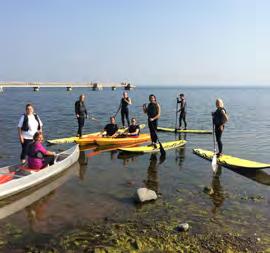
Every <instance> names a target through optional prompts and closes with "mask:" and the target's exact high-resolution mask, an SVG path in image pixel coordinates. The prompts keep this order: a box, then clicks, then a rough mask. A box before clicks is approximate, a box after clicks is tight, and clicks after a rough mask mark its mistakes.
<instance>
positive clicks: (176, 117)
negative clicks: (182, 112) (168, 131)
mask: <svg viewBox="0 0 270 253" xmlns="http://www.w3.org/2000/svg"><path fill="white" fill-rule="evenodd" d="M177 115H178V98H176V117H175V133H176V131H177Z"/></svg>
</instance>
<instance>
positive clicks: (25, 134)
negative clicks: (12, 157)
mask: <svg viewBox="0 0 270 253" xmlns="http://www.w3.org/2000/svg"><path fill="white" fill-rule="evenodd" d="M42 125H43V124H42V122H41V120H40V118H39V116H38V115H37V114H36V113H34V107H33V105H32V104H27V105H26V107H25V113H24V114H23V115H22V116H21V118H20V121H19V124H18V134H19V140H20V143H21V145H22V152H21V163H22V164H24V163H25V162H26V156H27V154H28V148H29V145H30V143H32V142H33V136H34V134H35V133H36V132H42Z"/></svg>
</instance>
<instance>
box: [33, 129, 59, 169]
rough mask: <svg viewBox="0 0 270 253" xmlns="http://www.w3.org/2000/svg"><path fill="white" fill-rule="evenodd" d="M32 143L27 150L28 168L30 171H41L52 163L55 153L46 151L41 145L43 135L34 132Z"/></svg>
mask: <svg viewBox="0 0 270 253" xmlns="http://www.w3.org/2000/svg"><path fill="white" fill-rule="evenodd" d="M33 139H34V140H33V142H32V143H31V144H30V145H29V149H28V167H29V168H31V169H36V170H38V169H42V168H44V167H46V166H47V165H52V164H53V163H54V157H55V156H56V153H55V152H51V151H48V150H46V149H45V148H44V146H43V145H42V142H43V134H42V133H41V132H36V133H35V134H34V137H33Z"/></svg>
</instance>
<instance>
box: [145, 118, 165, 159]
mask: <svg viewBox="0 0 270 253" xmlns="http://www.w3.org/2000/svg"><path fill="white" fill-rule="evenodd" d="M149 122H150V124H151V125H152V128H153V130H154V133H155V137H156V139H157V141H158V143H159V150H160V154H161V156H163V157H165V156H166V151H165V149H164V148H163V146H162V144H161V142H160V140H159V138H158V135H157V132H156V130H155V128H154V126H153V123H152V121H149Z"/></svg>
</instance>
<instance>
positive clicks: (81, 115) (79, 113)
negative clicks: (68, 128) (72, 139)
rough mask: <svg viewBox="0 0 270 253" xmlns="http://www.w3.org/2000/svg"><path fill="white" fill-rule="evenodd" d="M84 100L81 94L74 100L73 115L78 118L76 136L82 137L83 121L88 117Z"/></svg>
mask: <svg viewBox="0 0 270 253" xmlns="http://www.w3.org/2000/svg"><path fill="white" fill-rule="evenodd" d="M84 100H85V95H84V94H81V95H80V98H79V100H78V101H76V102H75V115H76V118H77V120H78V131H77V136H78V137H82V129H83V127H84V121H85V118H87V117H88V115H87V110H86V107H85V104H84Z"/></svg>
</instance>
